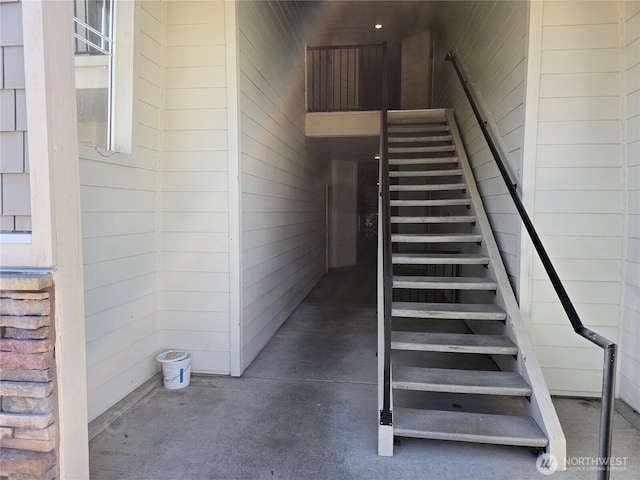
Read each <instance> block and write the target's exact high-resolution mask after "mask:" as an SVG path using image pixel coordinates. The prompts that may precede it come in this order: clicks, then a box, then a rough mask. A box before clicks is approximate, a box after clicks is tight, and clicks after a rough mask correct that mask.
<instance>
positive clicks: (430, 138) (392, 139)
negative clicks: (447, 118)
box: [389, 135, 453, 144]
mask: <svg viewBox="0 0 640 480" xmlns="http://www.w3.org/2000/svg"><path fill="white" fill-rule="evenodd" d="M452 139H453V137H452V136H451V135H420V136H418V137H408V136H399V135H389V143H390V144H391V143H428V142H450V141H451V140H452Z"/></svg>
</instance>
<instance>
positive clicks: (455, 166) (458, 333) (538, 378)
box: [379, 110, 565, 466]
mask: <svg viewBox="0 0 640 480" xmlns="http://www.w3.org/2000/svg"><path fill="white" fill-rule="evenodd" d="M388 159H389V206H390V226H388V227H390V232H391V244H392V250H391V261H392V265H393V266H392V272H393V277H392V283H391V285H392V292H391V299H392V306H391V314H392V320H391V343H390V350H391V378H390V382H391V387H392V391H391V392H390V398H391V400H390V401H391V412H392V421H391V422H388V421H387V422H383V421H381V426H380V432H379V433H380V435H379V453H380V454H381V455H391V454H392V453H393V439H394V437H416V438H426V439H436V440H453V441H464V442H476V443H492V444H500V445H515V446H524V447H536V448H541V449H546V451H547V452H549V453H552V454H554V455H555V456H556V458H557V459H558V460H559V462H558V463H559V465H560V466H562V465H563V464H564V458H565V440H564V436H563V434H562V429H561V427H560V424H559V422H558V418H557V415H556V413H555V410H554V408H553V405H552V403H551V399H550V396H549V393H548V390H547V387H546V385H545V382H544V380H543V378H542V374H541V372H540V368H539V366H538V364H537V361H536V358H535V355H534V353H533V351H532V349H531V345H530V342H529V340H528V338H527V333H526V330H525V328H524V325H523V322H522V319H521V316H520V311H519V308H518V305H517V303H516V300H515V297H514V294H513V291H512V288H511V285H510V283H509V280H508V277H507V273H506V271H505V268H504V265H503V263H502V259H501V257H500V253H499V251H498V247H497V244H496V241H495V239H494V237H493V233H492V231H491V228H490V225H489V222H488V219H487V216H486V213H485V211H484V207H483V205H482V201H481V198H480V195H479V193H478V190H477V188H476V185H475V181H474V179H473V174H472V171H471V168H470V166H469V162H468V160H467V158H466V155H465V152H464V149H463V146H462V142H461V139H460V135H459V133H458V130H457V127H456V124H455V120H454V117H453V113H452V112H451V111H449V110H417V111H390V112H389V113H388ZM381 218H382V216H381ZM381 230H382V229H381ZM383 258H384V256H383V255H382V254H381V253H380V255H379V261H383ZM380 267H381V266H380ZM379 270H382V268H379ZM379 279H380V276H379ZM381 281H382V280H380V282H381ZM381 288H382V287H381ZM379 291H380V290H379ZM381 303H382V302H381ZM380 311H382V313H379V331H380V334H379V346H380V351H384V348H383V347H384V309H383V308H379V312H380ZM379 368H380V369H381V370H380V375H379V378H380V382H379V384H380V391H379V399H380V402H381V409H382V408H383V406H382V398H383V395H384V382H383V371H382V369H383V368H384V360H381V361H379ZM381 418H383V417H382V416H381ZM384 423H390V424H389V425H384Z"/></svg>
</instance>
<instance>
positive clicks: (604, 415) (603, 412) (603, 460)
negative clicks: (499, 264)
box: [445, 50, 617, 480]
mask: <svg viewBox="0 0 640 480" xmlns="http://www.w3.org/2000/svg"><path fill="white" fill-rule="evenodd" d="M445 60H447V61H450V62H451V63H452V64H453V68H454V69H455V71H456V74H457V75H458V79H459V80H460V83H461V84H462V88H463V89H464V92H465V94H466V96H467V99H468V100H469V103H470V104H471V108H472V109H473V113H474V115H475V117H476V120H477V121H478V124H479V126H480V129H481V130H482V133H483V135H484V138H485V140H486V141H487V145H488V146H489V150H491V153H492V154H493V158H494V160H495V162H496V165H497V166H498V169H499V170H500V174H501V175H502V178H503V180H504V183H505V185H506V187H507V190H508V191H509V194H510V195H511V199H512V200H513V203H514V204H515V206H516V209H517V210H518V213H519V214H520V219H521V220H522V223H523V224H524V226H525V228H526V229H527V232H528V233H529V237H530V238H531V241H532V243H533V245H534V247H535V249H536V252H538V256H539V257H540V260H541V261H542V265H543V266H544V269H545V270H546V272H547V275H549V279H550V280H551V284H552V285H553V288H554V289H555V291H556V293H557V295H558V298H559V299H560V303H561V304H562V307H563V308H564V311H565V312H566V314H567V317H568V318H569V321H570V322H571V326H572V327H573V330H574V331H575V332H576V333H577V334H578V335H580V336H581V337H584V338H586V339H587V340H589V341H590V342H591V343H594V344H595V345H598V346H599V347H600V348H602V349H604V368H603V373H602V403H601V406H600V437H599V440H598V480H605V479H608V478H609V474H610V460H611V440H612V434H613V401H614V386H615V369H616V348H617V345H616V344H615V343H614V342H612V341H611V340H608V339H607V338H605V337H603V336H602V335H599V334H598V333H596V332H594V331H592V330H590V329H588V328H587V327H585V326H584V325H583V323H582V320H580V316H579V315H578V312H576V309H575V307H574V306H573V303H572V302H571V299H570V298H569V295H568V294H567V291H566V290H565V288H564V285H563V284H562V280H560V277H559V276H558V273H557V272H556V269H555V267H554V266H553V263H552V262H551V259H550V258H549V255H548V254H547V251H546V249H545V248H544V245H543V244H542V241H541V240H540V237H539V236H538V233H537V232H536V229H535V227H534V226H533V223H532V222H531V219H530V218H529V215H528V214H527V211H526V210H525V208H524V204H523V203H522V201H521V200H520V197H519V196H518V193H517V192H516V186H515V185H514V184H513V183H512V182H511V179H510V178H509V174H508V172H507V169H506V167H505V163H504V160H503V159H502V157H501V155H500V154H499V153H498V149H497V147H496V144H495V142H494V140H493V138H492V136H491V134H490V133H489V130H488V129H487V120H486V117H483V115H482V113H481V112H480V110H479V108H478V102H477V101H476V99H475V98H474V95H473V92H472V91H471V88H470V86H469V81H468V80H467V78H466V76H465V74H464V72H463V69H462V66H461V64H460V60H459V59H458V58H457V56H456V54H455V51H454V50H449V51H448V52H447V56H446V58H445Z"/></svg>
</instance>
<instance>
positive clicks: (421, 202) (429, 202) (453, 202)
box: [389, 198, 471, 207]
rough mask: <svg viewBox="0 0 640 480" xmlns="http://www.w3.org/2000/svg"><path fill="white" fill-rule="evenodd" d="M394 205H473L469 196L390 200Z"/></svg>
mask: <svg viewBox="0 0 640 480" xmlns="http://www.w3.org/2000/svg"><path fill="white" fill-rule="evenodd" d="M389 203H390V205H391V206H392V207H452V206H456V205H458V206H464V205H471V200H470V199H468V198H450V199H443V200H395V199H391V200H389Z"/></svg>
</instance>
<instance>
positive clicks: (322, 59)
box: [307, 44, 383, 112]
mask: <svg viewBox="0 0 640 480" xmlns="http://www.w3.org/2000/svg"><path fill="white" fill-rule="evenodd" d="M382 63H383V48H382V45H381V44H377V45H339V46H325V47H308V48H307V111H309V112H337V111H353V110H380V107H381V105H380V104H381V99H380V92H381V90H382V71H383V68H382Z"/></svg>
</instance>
